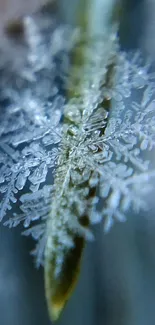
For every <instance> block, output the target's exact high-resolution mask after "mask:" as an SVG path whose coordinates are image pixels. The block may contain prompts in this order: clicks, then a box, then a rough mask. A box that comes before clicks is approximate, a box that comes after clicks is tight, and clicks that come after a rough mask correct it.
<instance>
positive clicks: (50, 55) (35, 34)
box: [0, 16, 155, 276]
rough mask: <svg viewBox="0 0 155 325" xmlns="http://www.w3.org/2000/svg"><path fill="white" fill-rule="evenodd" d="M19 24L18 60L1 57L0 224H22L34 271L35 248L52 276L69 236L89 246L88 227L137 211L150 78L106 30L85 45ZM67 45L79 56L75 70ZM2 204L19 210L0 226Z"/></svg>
mask: <svg viewBox="0 0 155 325" xmlns="http://www.w3.org/2000/svg"><path fill="white" fill-rule="evenodd" d="M45 18H46V17H45ZM25 28H26V35H27V38H26V42H27V44H28V50H26V49H25V51H24V57H23V58H21V59H20V60H18V59H17V60H15V61H14V64H12V61H11V59H9V60H8V61H7V60H6V59H5V57H4V53H3V52H2V51H1V77H0V105H1V122H0V193H1V203H0V220H1V221H3V223H4V225H8V226H9V227H15V226H17V225H18V224H19V223H20V222H23V224H24V227H25V228H27V229H26V230H25V231H24V234H25V235H32V236H33V238H34V239H35V240H37V246H36V249H35V250H34V251H33V254H34V255H36V256H37V265H39V264H43V261H44V249H45V246H46V247H47V248H46V254H47V255H48V254H52V255H53V256H55V254H56V252H57V251H58V252H59V254H58V255H57V257H56V265H57V266H56V268H55V276H57V275H58V274H59V273H60V270H61V267H62V264H63V258H64V254H65V252H66V251H68V250H69V249H70V248H71V247H73V245H74V241H73V234H78V235H79V236H83V237H84V238H88V239H90V240H91V239H92V238H93V235H92V232H91V231H90V229H89V227H88V224H93V223H96V222H99V221H100V220H103V221H104V229H105V231H108V230H109V228H110V227H111V225H112V224H113V221H114V219H117V220H120V221H124V220H125V219H126V214H127V211H128V210H129V208H130V207H132V208H133V209H135V210H136V211H139V210H140V209H141V208H142V209H145V208H146V205H147V199H146V198H147V197H148V193H150V191H151V190H152V187H151V181H152V178H153V177H154V176H155V170H153V168H152V162H151V159H150V157H149V155H147V153H148V152H149V151H152V149H153V148H154V146H155V114H154V109H155V107H154V106H155V83H154V74H153V73H152V72H151V66H150V63H149V62H147V63H146V64H144V63H143V61H142V60H141V56H140V55H139V53H136V54H132V55H129V54H126V53H123V52H121V51H120V49H119V46H118V39H117V37H116V33H115V30H114V31H113V30H112V31H111V35H108V37H107V36H106V35H102V34H101V35H100V37H99V39H98V40H97V41H95V42H94V40H90V42H88V43H87V42H84V41H83V39H82V40H81V38H80V37H81V36H80V33H79V32H75V33H73V32H72V30H71V28H69V27H68V26H65V27H64V26H59V27H57V28H55V23H54V22H52V24H49V23H47V21H46V19H43V18H40V16H39V18H38V16H36V17H34V18H32V17H31V18H30V17H29V18H26V19H25ZM103 39H104V42H103ZM68 40H69V41H68ZM105 44H106V46H105ZM74 49H76V51H77V53H79V55H80V54H81V53H84V55H83V56H81V61H80V64H81V66H79V63H78V61H76V56H75V60H74ZM19 50H21V49H19ZM70 52H73V53H72V54H73V55H72V56H71V55H70ZM21 54H22V52H21ZM18 57H19V55H18ZM72 57H73V62H71V61H72ZM81 76H82V77H81ZM23 189H25V193H23ZM20 191H22V192H21V196H20V194H18V192H20ZM12 203H16V204H17V203H18V206H19V208H20V212H19V213H13V216H12V217H11V218H10V219H8V220H4V219H5V216H6V213H7V210H10V209H11V208H12ZM19 203H20V204H19ZM101 206H102V207H101ZM34 222H35V223H34ZM33 223H34V224H33ZM31 224H32V225H31ZM50 233H52V236H51V235H50ZM49 252H50V253H49Z"/></svg>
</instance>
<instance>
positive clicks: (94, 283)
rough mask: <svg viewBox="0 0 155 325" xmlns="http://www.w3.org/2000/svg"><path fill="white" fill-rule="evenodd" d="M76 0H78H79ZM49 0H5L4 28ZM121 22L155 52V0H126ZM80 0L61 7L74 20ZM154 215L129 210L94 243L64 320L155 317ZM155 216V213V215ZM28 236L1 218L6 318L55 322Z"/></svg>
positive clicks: (109, 324)
mask: <svg viewBox="0 0 155 325" xmlns="http://www.w3.org/2000/svg"><path fill="white" fill-rule="evenodd" d="M76 1H78V0H76ZM43 2H44V0H31V1H30V0H29V1H28V0H27V1H25V0H7V1H6V0H0V21H1V23H0V28H1V33H3V26H4V23H5V22H6V20H8V18H9V19H10V18H11V19H12V18H14V17H18V16H19V15H23V14H25V13H31V12H33V11H34V10H36V9H38V8H39V6H40V4H42V3H43ZM125 2H126V3H125V10H124V13H123V19H122V22H121V28H120V40H121V46H122V48H125V49H126V50H132V49H137V48H140V49H142V50H143V52H144V53H145V55H149V54H150V53H151V54H153V55H154V54H155V53H154V52H155V39H154V32H155V1H154V0H126V1H125ZM73 5H74V0H60V1H59V5H58V11H59V12H58V15H59V16H60V19H62V17H65V19H67V20H68V21H70V20H71V21H72V20H73V16H72V8H73V7H72V6H73ZM153 219H154V206H152V207H150V211H149V215H145V214H142V215H139V216H137V215H136V216H134V215H133V214H132V215H130V213H129V216H128V221H127V222H126V223H124V224H120V223H119V224H115V225H114V227H113V228H112V229H111V231H110V232H109V233H108V234H107V235H104V234H103V229H102V225H99V226H97V227H96V228H95V230H94V231H95V235H96V240H95V242H94V243H88V244H87V247H86V249H85V253H84V256H83V263H82V269H81V274H80V279H79V282H78V285H77V287H76V289H75V292H74V294H73V296H72V298H71V299H70V301H69V302H68V304H67V306H66V308H65V310H64V312H63V315H62V317H61V319H60V320H59V321H58V322H57V323H58V324H59V325H70V324H72V325H73V324H74V325H103V324H104V325H154V324H155V222H154V221H153ZM154 220H155V219H154ZM33 247H34V242H33V241H31V239H30V238H27V237H22V236H21V228H20V227H17V228H16V229H11V230H10V229H8V228H5V227H3V226H0V324H1V325H48V324H50V321H49V318H48V314H47V309H46V302H45V297H44V281H43V280H44V279H43V269H41V268H40V269H39V270H37V269H35V266H34V260H33V258H32V257H31V256H30V255H29V252H30V251H31V250H32V248H33Z"/></svg>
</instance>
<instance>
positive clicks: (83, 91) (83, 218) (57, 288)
mask: <svg viewBox="0 0 155 325" xmlns="http://www.w3.org/2000/svg"><path fill="white" fill-rule="evenodd" d="M79 2H80V4H79V9H78V10H77V25H78V26H79V27H80V33H79V38H78V41H77V43H76V45H75V47H74V49H73V51H72V53H71V67H70V77H69V78H68V94H67V96H68V103H67V105H66V106H65V109H64V122H63V136H62V142H61V153H60V156H59V161H58V167H57V170H56V175H55V181H54V188H55V190H54V195H53V198H52V206H51V212H50V215H49V218H48V220H47V242H46V248H45V266H44V268H45V288H46V298H47V304H48V310H49V314H50V318H51V320H57V319H58V317H59V315H60V313H61V311H62V309H63V307H64V305H65V303H66V302H67V300H68V298H69V297H70V295H71V293H72V290H73V289H74V286H75V284H76V281H77V278H78V274H79V269H80V262H81V256H82V251H83V248H84V242H85V239H86V238H90V239H91V237H92V234H91V232H90V230H89V217H90V214H91V211H92V209H93V204H94V203H95V200H96V189H97V184H98V182H97V179H98V176H97V175H96V180H95V182H94V184H93V185H92V186H91V187H90V182H91V179H92V178H93V176H94V174H95V172H96V171H95V170H94V166H93V164H91V155H92V157H93V156H94V155H96V154H98V153H100V152H101V151H102V150H104V148H102V147H100V146H98V147H96V148H94V146H93V140H94V137H95V134H97V135H98V136H103V134H104V131H105V129H106V125H107V121H108V113H109V110H110V107H111V104H112V103H111V99H110V98H108V97H106V96H104V95H103V94H102V90H103V88H104V87H106V88H108V89H110V88H111V87H112V85H113V80H114V73H115V63H116V60H117V51H118V45H117V29H118V17H119V15H118V11H119V10H118V5H119V2H118V1H117V0H116V1H115V0H91V1H89V0H85V1H84V0H81V1H79ZM90 90H91V94H92V96H90V98H89V92H90ZM96 96H97V99H98V98H100V101H99V103H98V101H96ZM96 102H97V105H96ZM93 128H95V132H96V133H94V130H93ZM91 143H92V145H91ZM87 144H88V145H87ZM88 153H89V159H87V157H88ZM81 158H82V159H81Z"/></svg>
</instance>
